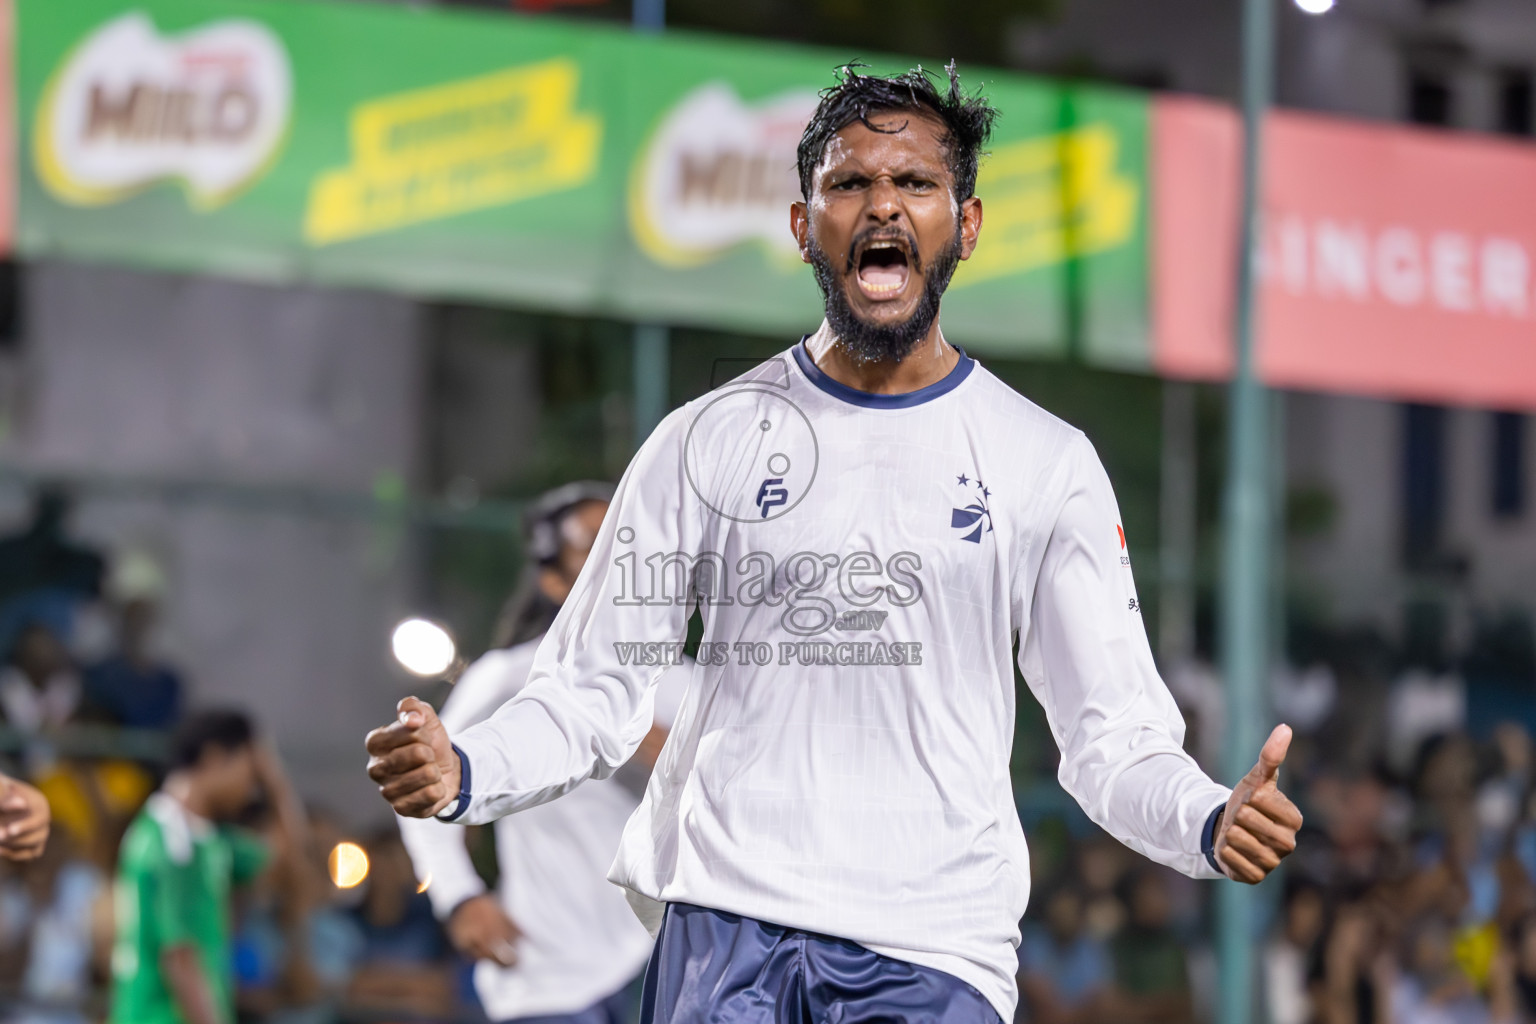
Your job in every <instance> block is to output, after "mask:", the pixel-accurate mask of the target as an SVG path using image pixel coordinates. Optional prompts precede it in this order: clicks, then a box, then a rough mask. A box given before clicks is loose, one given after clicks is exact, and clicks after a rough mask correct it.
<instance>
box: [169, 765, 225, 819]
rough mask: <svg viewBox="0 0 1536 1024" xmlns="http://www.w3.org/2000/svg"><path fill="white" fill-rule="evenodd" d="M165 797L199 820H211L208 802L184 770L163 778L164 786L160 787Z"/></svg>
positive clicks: (194, 781)
mask: <svg viewBox="0 0 1536 1024" xmlns="http://www.w3.org/2000/svg"><path fill="white" fill-rule="evenodd" d="M160 789H161V791H162V792H164V793H165V795H166V796H168V797H170V798H171V799H172V800H175V801H176V802H177V803H179V804H181V806H182V807H185V808H186V809H187V810H188V811H190V812H191V813H193V814H195V815H197V816H198V817H199V818H211V817H212V815H211V814H210V813H209V807H208V801H207V799H206V798H205V797H204V795H203V793H202V791H201V790H200V789H199V788H198V785H197V781H196V780H195V779H193V778H192V776H191V775H189V774H188V773H187V772H186V771H185V770H179V771H173V772H171V774H169V775H167V776H166V778H165V784H164V785H163V786H161V787H160Z"/></svg>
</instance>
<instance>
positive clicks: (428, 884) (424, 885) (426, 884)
mask: <svg viewBox="0 0 1536 1024" xmlns="http://www.w3.org/2000/svg"><path fill="white" fill-rule="evenodd" d="M430 888H432V872H430V871H428V872H427V877H426V878H423V879H422V880H421V884H420V885H418V886H416V895H418V896H419V895H421V894H422V893H424V892H426V891H427V890H428V889H430Z"/></svg>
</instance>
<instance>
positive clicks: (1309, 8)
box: [1296, 0, 1334, 14]
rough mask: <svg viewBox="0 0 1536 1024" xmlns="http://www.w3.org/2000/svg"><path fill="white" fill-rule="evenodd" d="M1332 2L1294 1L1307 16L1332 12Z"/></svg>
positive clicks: (1324, 0)
mask: <svg viewBox="0 0 1536 1024" xmlns="http://www.w3.org/2000/svg"><path fill="white" fill-rule="evenodd" d="M1333 3H1334V0H1296V6H1297V7H1300V8H1301V9H1302V10H1304V11H1306V12H1307V13H1308V14H1327V13H1328V12H1329V11H1331V10H1333Z"/></svg>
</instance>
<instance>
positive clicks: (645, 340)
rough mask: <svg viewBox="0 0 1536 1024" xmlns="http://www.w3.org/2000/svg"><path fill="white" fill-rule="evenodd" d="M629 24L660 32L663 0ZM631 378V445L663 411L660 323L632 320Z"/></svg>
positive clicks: (667, 337)
mask: <svg viewBox="0 0 1536 1024" xmlns="http://www.w3.org/2000/svg"><path fill="white" fill-rule="evenodd" d="M630 21H631V24H632V25H633V26H634V29H635V31H636V32H647V33H649V32H660V31H662V29H664V28H665V27H666V23H667V0H634V7H633V10H632V11H631V17H630ZM633 351H634V368H635V369H634V381H633V390H632V392H631V395H632V402H631V404H632V405H633V406H634V417H635V447H636V448H639V447H640V446H641V445H642V444H644V443H645V439H646V438H647V437H650V436H651V431H653V430H655V429H656V424H658V423H660V422H661V421H662V418H663V417H665V416H666V415H667V406H668V404H669V403H668V401H667V399H668V397H669V396H668V390H669V388H668V386H667V385H668V382H669V380H670V379H671V376H672V369H671V355H672V336H671V332H670V331H668V330H667V328H666V327H664V326H661V325H660V324H636V325H635V334H634V345H633Z"/></svg>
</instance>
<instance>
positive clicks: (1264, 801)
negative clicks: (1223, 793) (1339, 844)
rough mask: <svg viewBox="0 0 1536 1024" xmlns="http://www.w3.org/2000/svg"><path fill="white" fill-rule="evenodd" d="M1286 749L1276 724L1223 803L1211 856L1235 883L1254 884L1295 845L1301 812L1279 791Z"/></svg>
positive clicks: (1287, 731) (1287, 730)
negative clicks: (1256, 761) (1224, 805)
mask: <svg viewBox="0 0 1536 1024" xmlns="http://www.w3.org/2000/svg"><path fill="white" fill-rule="evenodd" d="M1290 748H1291V727H1290V726H1288V725H1277V726H1275V731H1274V732H1272V733H1270V734H1269V739H1268V740H1266V741H1265V743H1264V749H1263V750H1261V751H1259V763H1258V764H1256V765H1254V766H1253V768H1251V769H1250V770H1249V772H1248V774H1247V775H1244V776H1243V778H1242V781H1241V782H1239V783H1238V784H1237V788H1235V789H1233V790H1232V799H1230V800H1228V801H1227V806H1226V808H1225V809H1224V810H1223V811H1222V813H1221V821H1220V823H1219V824H1218V825H1217V832H1216V850H1215V854H1216V860H1217V862H1219V863H1220V864H1221V867H1222V870H1223V871H1225V872H1226V873H1227V874H1228V875H1229V876H1230V877H1232V878H1235V879H1237V880H1238V881H1239V882H1247V883H1248V884H1249V885H1257V884H1258V883H1259V882H1262V881H1264V879H1265V877H1266V876H1267V875H1268V874H1269V873H1270V872H1271V871H1273V870H1275V868H1277V867H1279V866H1280V861H1281V860H1282V859H1283V858H1285V857H1287V856H1289V855H1290V853H1291V851H1293V850H1295V849H1296V833H1297V831H1298V830H1300V828H1301V812H1300V811H1298V810H1297V809H1296V805H1295V804H1293V803H1291V801H1290V799H1289V798H1288V797H1287V796H1286V795H1285V794H1284V793H1282V792H1280V765H1281V764H1282V763H1284V761H1285V755H1286V753H1287V751H1289V750H1290Z"/></svg>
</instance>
